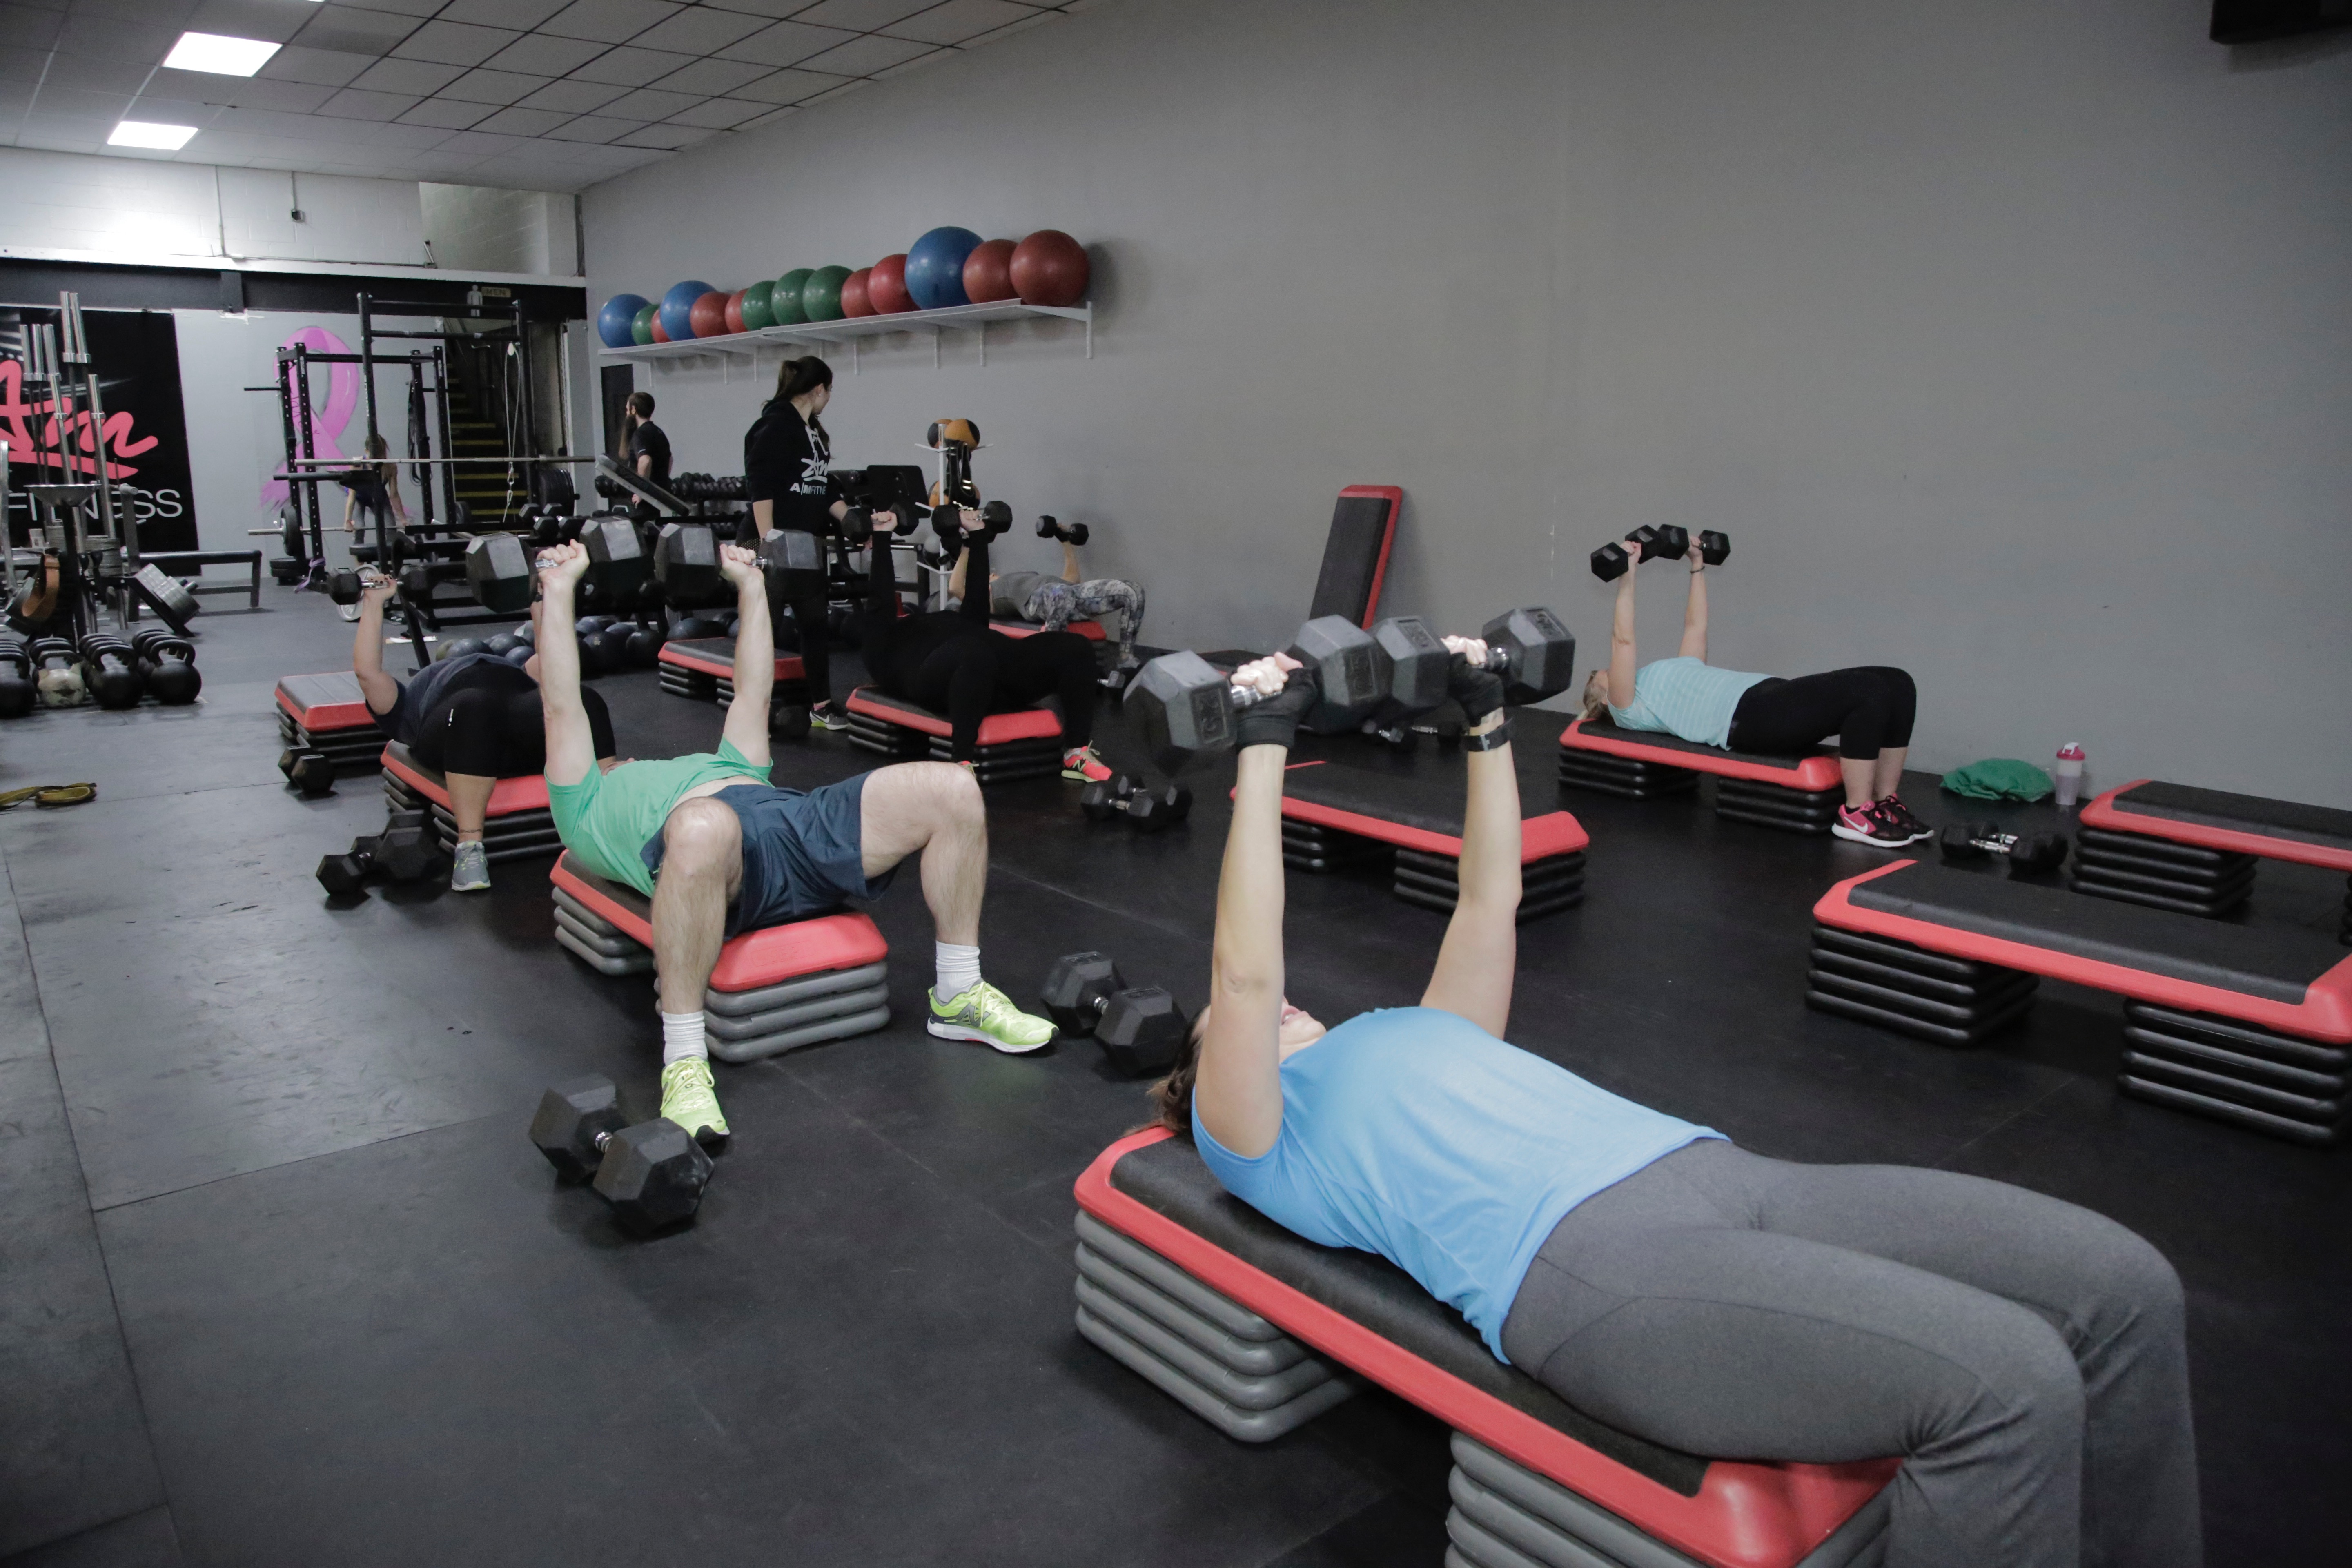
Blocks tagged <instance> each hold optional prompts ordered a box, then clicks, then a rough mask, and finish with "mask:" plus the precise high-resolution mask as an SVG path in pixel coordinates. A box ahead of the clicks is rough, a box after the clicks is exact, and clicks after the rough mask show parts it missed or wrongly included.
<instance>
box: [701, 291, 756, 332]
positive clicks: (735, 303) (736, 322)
mask: <svg viewBox="0 0 2352 1568" xmlns="http://www.w3.org/2000/svg"><path fill="white" fill-rule="evenodd" d="M727 330H728V331H730V332H740V331H745V330H747V329H746V328H745V326H744V324H743V290H742V289H736V290H735V292H733V293H732V294H730V295H728V296H727ZM695 335H696V336H698V337H699V336H700V335H701V329H700V328H697V329H695Z"/></svg>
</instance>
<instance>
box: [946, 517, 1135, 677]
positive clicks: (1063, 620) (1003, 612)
mask: <svg viewBox="0 0 2352 1568" xmlns="http://www.w3.org/2000/svg"><path fill="white" fill-rule="evenodd" d="M970 569H971V552H970V551H966V552H964V553H963V554H961V555H959V556H957V557H956V563H955V570H954V571H953V572H951V573H950V574H948V597H949V598H950V599H952V600H955V601H957V602H959V603H961V601H962V599H963V596H964V584H965V583H966V582H967V581H968V580H969V576H970ZM988 612H989V614H991V615H992V616H995V617H996V618H997V619H998V620H1001V621H1029V622H1032V623H1034V625H1037V626H1043V627H1045V629H1046V630H1047V631H1049V632H1062V631H1067V630H1069V629H1070V623H1071V622H1072V621H1074V620H1079V619H1082V618H1086V617H1092V618H1094V619H1097V620H1099V619H1101V618H1102V617H1103V616H1116V617H1118V668H1116V669H1115V670H1114V671H1113V673H1112V675H1111V677H1110V679H1108V681H1107V682H1105V684H1107V685H1108V686H1110V687H1112V688H1114V689H1117V688H1120V687H1124V686H1125V685H1126V684H1127V683H1128V681H1129V679H1132V678H1133V677H1134V675H1135V672H1136V671H1137V670H1139V669H1140V668H1143V661H1142V660H1141V659H1139V658H1137V657H1136V656H1135V638H1136V634H1137V633H1138V632H1139V630H1141V628H1142V626H1143V589H1142V588H1141V586H1140V585H1139V584H1134V583H1129V582H1128V581H1126V580H1125V579H1124V578H1119V577H1087V578H1081V577H1079V575H1078V547H1077V546H1076V545H1075V544H1073V543H1071V542H1069V541H1068V540H1066V539H1065V540H1063V541H1062V574H1061V575H1060V576H1059V577H1048V576H1046V575H1045V574H1044V573H1043V572H991V573H990V574H988Z"/></svg>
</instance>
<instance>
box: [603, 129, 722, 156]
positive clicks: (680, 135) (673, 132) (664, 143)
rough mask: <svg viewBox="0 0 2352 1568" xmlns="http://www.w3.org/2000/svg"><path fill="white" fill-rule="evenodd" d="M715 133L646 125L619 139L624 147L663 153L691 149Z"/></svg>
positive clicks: (706, 140)
mask: <svg viewBox="0 0 2352 1568" xmlns="http://www.w3.org/2000/svg"><path fill="white" fill-rule="evenodd" d="M717 134H718V132H715V131H702V130H698V129H697V128H695V127H694V126H691V125H647V126H645V127H643V128H642V129H640V130H636V131H632V132H629V133H628V134H627V135H626V136H624V137H622V138H621V139H620V142H619V145H621V146H624V147H659V148H661V149H663V150H665V151H670V150H674V149H676V148H679V147H691V146H693V145H694V144H695V143H696V142H708V141H709V140H710V138H711V137H713V136H715V135H717Z"/></svg>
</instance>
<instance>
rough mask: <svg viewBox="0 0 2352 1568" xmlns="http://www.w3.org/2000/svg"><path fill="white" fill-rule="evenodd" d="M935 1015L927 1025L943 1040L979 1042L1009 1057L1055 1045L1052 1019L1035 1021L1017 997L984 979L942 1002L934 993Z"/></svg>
mask: <svg viewBox="0 0 2352 1568" xmlns="http://www.w3.org/2000/svg"><path fill="white" fill-rule="evenodd" d="M930 997H931V1016H930V1020H929V1022H928V1023H926V1024H925V1025H924V1027H925V1028H927V1029H929V1030H930V1032H931V1033H932V1034H934V1035H937V1036H938V1037H940V1039H943V1040H978V1041H980V1042H981V1043H982V1044H983V1045H990V1046H994V1047H996V1048H997V1049H998V1050H1000V1051H1003V1053H1004V1054H1005V1055H1006V1056H1009V1057H1019V1056H1026V1055H1028V1054H1029V1053H1030V1052H1031V1051H1042V1050H1044V1049H1045V1047H1047V1046H1050V1045H1052V1044H1053V1043H1054V1026H1053V1023H1052V1021H1051V1020H1049V1019H1045V1018H1034V1017H1032V1016H1029V1015H1028V1014H1026V1013H1024V1012H1023V1011H1022V1010H1021V1009H1020V1008H1018V1007H1015V1006H1014V1005H1013V998H1012V997H1010V996H1007V995H1006V994H1004V993H1003V992H1002V991H999V990H998V989H997V988H996V987H995V986H993V985H991V984H989V983H988V982H987V981H985V980H983V981H982V982H981V983H980V984H977V985H975V986H973V987H972V988H971V990H969V991H965V992H962V993H961V994H958V995H956V996H953V997H950V999H949V1000H947V1001H946V1002H941V1001H940V994H939V993H938V992H937V991H933V992H932V993H930Z"/></svg>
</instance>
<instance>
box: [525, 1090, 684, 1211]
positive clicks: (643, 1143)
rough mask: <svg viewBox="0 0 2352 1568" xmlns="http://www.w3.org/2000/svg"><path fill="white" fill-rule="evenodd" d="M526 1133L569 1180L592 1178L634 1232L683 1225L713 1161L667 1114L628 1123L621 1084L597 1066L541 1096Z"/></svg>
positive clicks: (577, 1180) (599, 1194)
mask: <svg viewBox="0 0 2352 1568" xmlns="http://www.w3.org/2000/svg"><path fill="white" fill-rule="evenodd" d="M530 1141H531V1142H532V1143H533V1144H535V1145H537V1147H538V1149H539V1152H541V1154H544V1155H546V1156H547V1163H549V1164H551V1165H552V1166H554V1167H555V1170H556V1173H557V1174H558V1175H560V1176H561V1177H562V1178H563V1180H564V1181H566V1182H582V1181H585V1182H588V1183H590V1184H592V1185H593V1187H594V1189H595V1192H596V1195H597V1196H598V1197H600V1198H603V1199H604V1201H605V1202H606V1203H607V1204H610V1205H612V1207H613V1217H614V1218H615V1219H617V1220H619V1221H620V1222H621V1223H622V1224H623V1225H624V1226H626V1227H628V1228H629V1229H630V1230H633V1231H635V1232H637V1233H638V1234H639V1235H650V1234H652V1233H654V1232H656V1231H664V1230H668V1229H670V1228H672V1227H673V1226H681V1225H684V1224H685V1223H686V1222H687V1221H688V1220H690V1219H692V1218H693V1217H694V1216H695V1213H696V1211H697V1210H698V1209H700V1208H701V1206H702V1192H703V1189H704V1188H705V1187H707V1186H709V1184H710V1173H711V1172H712V1171H713V1170H714V1169H715V1168H716V1167H715V1166H714V1165H713V1163H712V1162H711V1158H710V1156H709V1153H707V1152H704V1150H703V1147H702V1145H701V1144H699V1143H698V1142H695V1141H694V1139H693V1137H692V1136H691V1135H690V1134H689V1133H688V1131H686V1129H685V1128H683V1127H680V1126H679V1125H678V1124H677V1122H675V1121H669V1120H667V1118H664V1117H659V1116H656V1117H655V1118H654V1119H653V1120H652V1121H640V1122H637V1123H636V1124H635V1125H634V1126H631V1125H630V1124H629V1122H628V1119H627V1118H626V1117H625V1116H623V1115H622V1114H621V1095H620V1091H619V1090H618V1089H614V1087H613V1080H612V1079H608V1078H606V1077H604V1075H603V1074H602V1073H591V1074H589V1075H588V1076H587V1077H585V1078H576V1079H572V1080H570V1081H569V1082H566V1083H559V1084H557V1085H555V1086H554V1087H553V1088H551V1089H549V1090H548V1091H547V1092H546V1093H545V1094H543V1095H541V1097H540V1100H539V1112H538V1114H537V1115H535V1116H533V1117H532V1118H531V1119H530Z"/></svg>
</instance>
